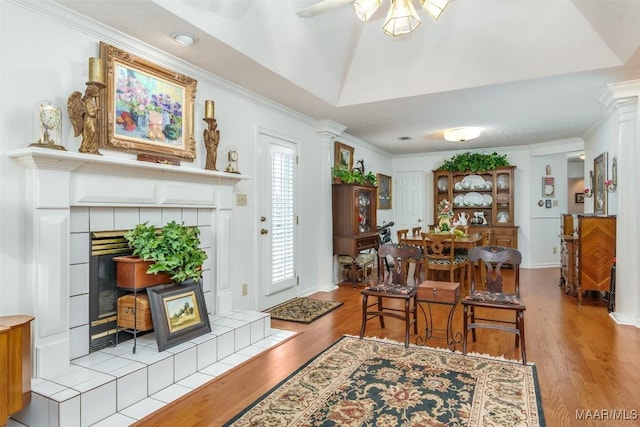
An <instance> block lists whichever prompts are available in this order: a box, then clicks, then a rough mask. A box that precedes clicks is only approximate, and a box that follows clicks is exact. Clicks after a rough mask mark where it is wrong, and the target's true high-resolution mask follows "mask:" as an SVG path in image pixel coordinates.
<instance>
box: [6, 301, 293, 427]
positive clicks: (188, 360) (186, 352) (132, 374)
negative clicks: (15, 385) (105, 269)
mask: <svg viewBox="0 0 640 427" xmlns="http://www.w3.org/2000/svg"><path fill="white" fill-rule="evenodd" d="M211 329H212V332H211V333H208V334H205V335H202V336H199V337H197V338H194V339H192V340H189V341H187V342H185V343H182V344H179V345H177V346H175V347H172V348H170V349H168V350H165V351H162V352H159V351H158V349H157V344H156V341H155V336H154V334H153V333H150V334H147V335H143V336H140V337H138V339H137V347H136V352H135V354H134V353H133V341H126V342H124V343H120V344H118V345H117V346H115V347H109V348H106V349H104V350H100V351H97V352H93V353H89V354H87V355H85V356H82V357H79V358H76V359H73V360H72V361H71V366H70V368H69V369H68V370H67V371H65V372H64V373H62V374H60V375H58V376H56V377H54V378H34V379H32V381H31V402H30V403H29V405H28V406H27V407H26V408H25V409H24V410H22V411H21V412H19V413H17V414H14V415H13V417H12V419H10V420H9V422H8V424H7V426H8V427H23V426H27V427H40V426H52V427H88V426H96V427H109V426H117V427H122V426H128V425H131V424H133V423H134V422H136V421H137V420H139V419H142V418H144V417H146V416H147V415H149V414H151V413H152V412H154V411H156V410H158V409H159V408H161V407H162V406H164V405H166V404H168V403H170V402H172V401H174V400H176V399H178V398H179V397H181V396H183V395H185V394H187V393H189V392H190V391H191V390H193V389H195V388H197V387H200V386H202V385H203V384H205V383H207V382H208V381H211V380H212V379H214V378H215V377H217V376H219V375H222V374H224V373H225V372H227V371H228V370H230V369H232V368H233V367H235V366H238V365H240V364H241V363H244V362H246V361H247V360H249V359H251V358H252V357H254V356H256V355H258V354H260V353H262V352H263V351H265V350H267V349H269V348H270V347H272V346H275V345H277V344H279V343H281V342H282V341H284V340H286V339H288V338H290V337H291V336H293V335H295V332H291V331H285V330H274V329H271V318H270V317H269V315H268V314H267V313H259V312H252V311H243V312H231V313H226V314H224V315H219V316H213V317H211Z"/></svg>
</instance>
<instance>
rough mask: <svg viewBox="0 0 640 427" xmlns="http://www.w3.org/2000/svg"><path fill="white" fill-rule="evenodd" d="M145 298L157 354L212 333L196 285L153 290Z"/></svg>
mask: <svg viewBox="0 0 640 427" xmlns="http://www.w3.org/2000/svg"><path fill="white" fill-rule="evenodd" d="M147 294H148V296H149V306H150V308H151V318H152V319H153V328H154V330H155V334H156V343H157V344H158V350H159V351H162V350H165V349H167V348H170V347H173V346H176V345H178V344H181V343H183V342H185V341H188V340H190V339H192V338H195V337H198V336H200V335H203V334H206V333H208V332H211V324H210V322H209V315H208V314H207V306H206V304H205V302H204V294H203V293H202V288H201V286H200V284H199V283H197V282H190V283H186V284H177V283H169V284H164V285H158V286H152V287H150V288H147Z"/></svg>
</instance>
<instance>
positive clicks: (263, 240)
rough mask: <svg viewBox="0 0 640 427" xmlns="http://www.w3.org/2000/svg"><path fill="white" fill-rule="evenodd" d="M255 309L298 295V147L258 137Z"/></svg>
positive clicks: (268, 136)
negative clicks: (256, 282) (256, 301)
mask: <svg viewBox="0 0 640 427" xmlns="http://www.w3.org/2000/svg"><path fill="white" fill-rule="evenodd" d="M258 162H259V178H260V180H259V183H258V190H259V193H258V194H259V196H258V198H259V200H258V216H259V218H258V233H259V234H258V254H259V257H258V286H257V290H258V308H259V309H260V310H264V309H267V308H270V307H273V306H276V305H278V304H281V303H283V302H285V301H288V300H290V299H293V298H295V297H296V296H297V259H296V254H297V253H298V251H297V239H296V234H297V233H296V228H297V222H298V221H297V216H296V199H297V194H296V176H297V175H296V169H297V144H296V143H295V142H293V141H288V140H286V139H284V138H282V137H278V136H274V135H270V134H268V133H265V132H261V133H260V134H259V141H258Z"/></svg>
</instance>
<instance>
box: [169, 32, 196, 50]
mask: <svg viewBox="0 0 640 427" xmlns="http://www.w3.org/2000/svg"><path fill="white" fill-rule="evenodd" d="M171 37H173V39H174V40H175V41H177V42H178V43H180V44H181V45H183V46H187V47H190V46H193V44H194V43H195V42H196V41H197V39H196V38H195V36H192V35H191V34H187V33H172V34H171Z"/></svg>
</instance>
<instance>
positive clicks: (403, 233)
mask: <svg viewBox="0 0 640 427" xmlns="http://www.w3.org/2000/svg"><path fill="white" fill-rule="evenodd" d="M408 234H409V229H408V228H403V229H401V230H398V231H396V237H397V238H398V243H399V244H400V243H403V242H404V239H406V238H407V235H408Z"/></svg>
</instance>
